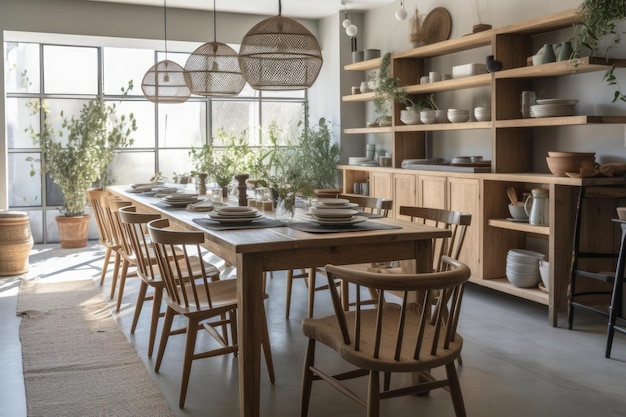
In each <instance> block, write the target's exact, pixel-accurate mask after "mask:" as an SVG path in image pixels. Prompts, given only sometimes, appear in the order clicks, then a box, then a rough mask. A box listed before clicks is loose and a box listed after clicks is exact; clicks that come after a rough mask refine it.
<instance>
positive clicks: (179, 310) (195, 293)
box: [148, 219, 274, 408]
mask: <svg viewBox="0 0 626 417" xmlns="http://www.w3.org/2000/svg"><path fill="white" fill-rule="evenodd" d="M168 227H169V221H168V220H167V219H159V220H153V221H151V222H150V223H148V231H149V233H150V238H151V240H152V244H153V245H154V250H155V253H156V257H157V260H158V265H159V269H160V271H161V277H162V279H163V281H164V283H165V291H166V294H165V302H166V304H167V310H166V312H165V320H164V323H163V331H162V334H161V342H160V344H159V350H158V352H157V359H156V362H155V366H154V370H155V372H159V369H160V367H161V361H162V360H163V354H164V352H165V347H166V345H167V341H168V339H169V337H170V336H171V335H172V334H177V333H179V332H178V331H172V330H171V327H172V320H173V319H174V316H175V315H182V316H185V317H186V318H187V330H186V334H187V339H186V342H185V354H184V359H183V375H182V382H181V390H180V400H179V406H180V408H183V407H184V405H185V397H186V395H187V385H188V383H189V375H190V372H191V364H192V361H193V360H195V359H201V358H207V357H211V356H217V355H224V354H227V353H230V352H232V353H235V354H236V353H237V349H238V347H237V287H236V285H237V281H236V280H234V279H227V280H218V281H212V280H211V277H210V276H209V274H208V273H207V271H206V268H205V267H204V264H203V263H200V268H201V275H200V276H199V277H197V278H194V279H189V278H188V277H187V276H186V275H185V273H184V271H185V270H189V269H190V266H189V265H190V264H191V262H192V258H193V257H194V256H195V257H201V256H202V253H201V247H200V245H202V244H203V243H204V233H202V232H181V231H175V230H171V229H168ZM178 246H179V247H181V248H182V251H183V254H184V256H183V257H182V258H177V257H176V256H175V255H174V254H175V251H176V248H177V247H178ZM258 323H259V325H261V326H263V330H262V331H263V342H262V343H263V345H262V347H263V352H264V354H265V362H266V364H267V370H268V373H269V377H270V381H271V383H272V384H273V383H274V365H273V362H272V353H271V350H270V344H269V335H268V332H267V320H266V318H265V313H263V317H259V321H258ZM228 328H230V336H229V334H228ZM202 329H204V330H206V331H207V332H208V333H209V334H210V335H211V336H212V337H213V339H215V341H217V342H218V343H219V344H220V347H218V348H216V349H211V350H208V351H203V352H199V353H196V352H195V346H196V336H197V333H198V331H199V330H202ZM217 383H219V382H217Z"/></svg>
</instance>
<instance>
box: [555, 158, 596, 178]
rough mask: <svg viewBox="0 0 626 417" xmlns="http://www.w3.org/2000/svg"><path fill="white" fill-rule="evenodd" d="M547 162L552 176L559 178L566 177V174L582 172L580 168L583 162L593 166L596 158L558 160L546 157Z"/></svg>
mask: <svg viewBox="0 0 626 417" xmlns="http://www.w3.org/2000/svg"><path fill="white" fill-rule="evenodd" d="M546 162H547V163H548V169H550V172H552V174H554V175H556V176H557V177H565V176H566V174H565V173H566V172H575V173H578V172H580V167H581V166H582V164H583V162H590V163H592V164H593V162H594V158H572V157H570V158H567V157H564V158H556V157H550V156H547V157H546Z"/></svg>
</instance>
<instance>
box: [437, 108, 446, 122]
mask: <svg viewBox="0 0 626 417" xmlns="http://www.w3.org/2000/svg"><path fill="white" fill-rule="evenodd" d="M435 119H436V120H437V123H448V111H447V110H435Z"/></svg>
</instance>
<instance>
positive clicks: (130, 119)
mask: <svg viewBox="0 0 626 417" xmlns="http://www.w3.org/2000/svg"><path fill="white" fill-rule="evenodd" d="M132 88H133V83H132V81H130V82H129V83H128V87H127V88H123V87H122V89H121V91H122V95H123V96H126V95H127V94H128V92H129V91H130V90H131V89H132ZM27 107H28V109H29V110H30V112H31V114H32V115H35V114H41V115H42V117H41V120H42V127H41V129H39V130H37V129H35V128H33V127H32V126H29V127H28V128H27V129H26V131H27V132H28V133H29V134H30V136H31V137H32V139H33V142H34V144H35V145H38V146H39V147H40V149H41V159H40V160H38V162H40V164H41V165H40V173H47V174H50V177H51V178H52V180H53V181H54V183H55V184H57V185H58V186H59V188H60V189H61V192H62V194H63V197H64V203H63V207H62V208H61V213H62V216H58V217H57V224H59V233H60V237H61V247H63V248H68V247H84V246H86V245H87V233H88V223H89V215H87V214H85V209H86V206H87V190H88V189H89V188H92V187H93V186H94V184H96V185H98V184H99V186H103V185H104V184H106V183H107V180H106V177H107V168H108V165H109V164H110V163H111V161H112V160H113V158H114V157H115V153H116V151H118V150H120V149H122V148H125V147H127V146H130V145H131V144H132V143H133V139H132V138H131V135H132V133H133V132H134V131H135V130H137V125H136V121H135V118H134V116H133V114H132V113H130V114H129V115H124V114H122V115H118V114H117V108H116V104H115V103H107V102H106V101H105V100H104V97H103V96H102V95H98V96H97V97H96V98H94V99H91V100H89V101H88V102H87V103H86V104H84V105H83V107H82V108H81V110H80V113H79V114H78V116H75V115H72V116H69V117H68V116H66V115H65V114H64V112H63V111H62V112H61V113H60V116H59V119H60V126H61V127H60V128H57V127H56V126H57V125H56V124H55V123H58V121H57V120H53V119H52V116H51V115H50V110H49V108H48V106H47V103H46V102H45V101H42V102H41V103H40V102H39V101H38V100H29V101H28V102H27ZM27 160H29V161H31V162H32V164H31V172H30V175H31V176H34V175H35V174H36V170H35V166H34V162H37V161H36V160H35V159H33V158H27ZM64 218H65V219H64ZM67 219H70V220H67ZM67 222H70V223H71V224H72V225H76V227H78V228H79V230H80V232H81V233H80V235H79V236H78V237H76V238H73V239H65V236H64V234H65V232H66V231H69V232H71V229H72V227H69V229H70V230H68V227H65V226H64V224H65V223H67Z"/></svg>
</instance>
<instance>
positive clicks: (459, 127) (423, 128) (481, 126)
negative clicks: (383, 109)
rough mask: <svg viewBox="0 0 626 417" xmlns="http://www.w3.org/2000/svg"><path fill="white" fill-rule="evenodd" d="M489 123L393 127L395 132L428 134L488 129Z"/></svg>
mask: <svg viewBox="0 0 626 417" xmlns="http://www.w3.org/2000/svg"><path fill="white" fill-rule="evenodd" d="M490 128H491V122H465V123H432V124H427V125H422V124H419V125H398V126H394V130H395V131H396V132H430V131H442V130H471V129H490Z"/></svg>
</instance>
